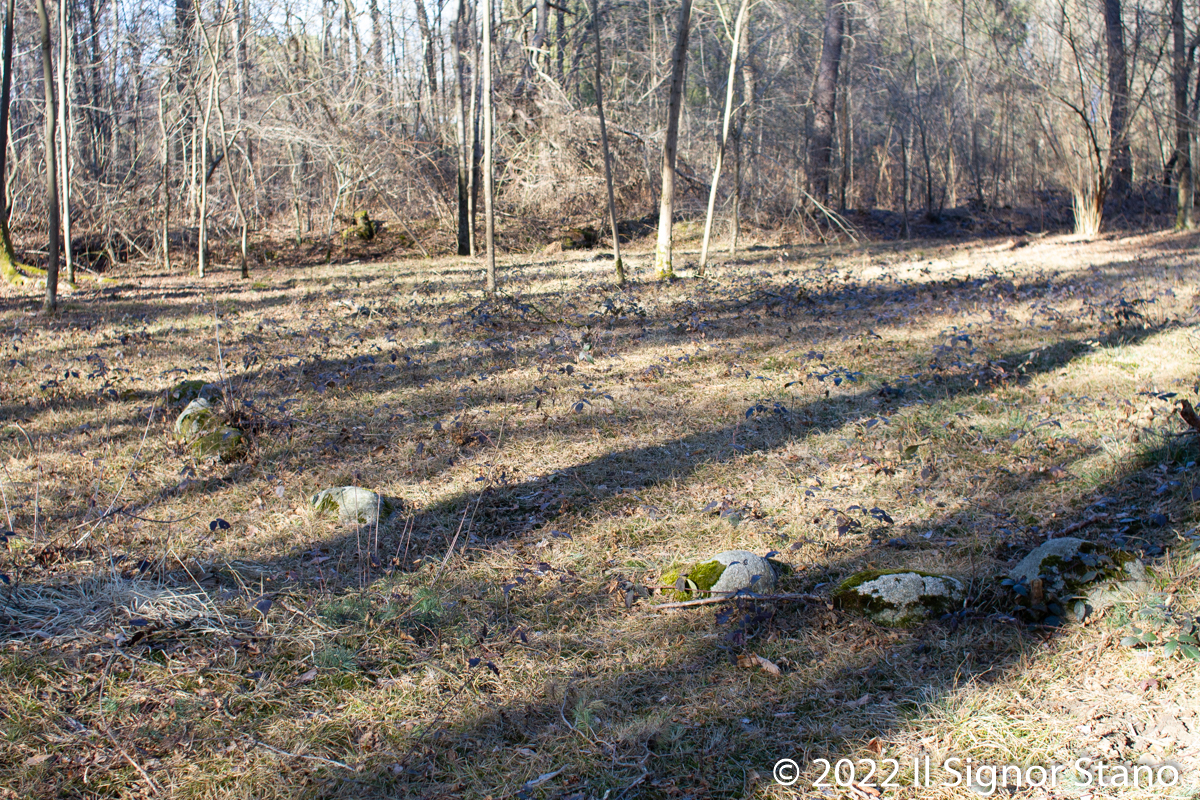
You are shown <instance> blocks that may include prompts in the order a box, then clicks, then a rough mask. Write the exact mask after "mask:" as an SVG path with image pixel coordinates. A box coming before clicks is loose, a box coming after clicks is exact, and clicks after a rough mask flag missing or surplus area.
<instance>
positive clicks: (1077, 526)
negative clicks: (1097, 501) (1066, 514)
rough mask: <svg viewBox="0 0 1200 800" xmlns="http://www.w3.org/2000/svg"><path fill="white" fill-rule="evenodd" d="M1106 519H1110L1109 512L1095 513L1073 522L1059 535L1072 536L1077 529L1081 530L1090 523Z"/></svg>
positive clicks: (1093, 523)
mask: <svg viewBox="0 0 1200 800" xmlns="http://www.w3.org/2000/svg"><path fill="white" fill-rule="evenodd" d="M1106 519H1108V514H1093V515H1092V516H1090V517H1088V518H1087V519H1081V520H1079V522H1075V523H1072V524H1070V525H1068V526H1067V527H1065V528H1063V529H1062V533H1060V534H1059V536H1070V535H1071V534H1072V533H1075V532H1076V531H1081V530H1083V529H1084V528H1086V527H1087V526H1089V525H1095V524H1096V523H1097V522H1103V521H1104V520H1106Z"/></svg>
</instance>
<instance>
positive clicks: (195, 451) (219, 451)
mask: <svg viewBox="0 0 1200 800" xmlns="http://www.w3.org/2000/svg"><path fill="white" fill-rule="evenodd" d="M189 446H190V448H191V451H192V455H194V456H196V457H198V458H210V457H214V456H215V457H216V458H219V459H221V460H222V461H233V460H235V459H236V458H237V457H238V456H240V455H241V454H242V451H243V448H244V447H245V438H244V437H243V436H242V432H241V431H239V430H238V429H237V428H232V427H230V426H229V425H221V426H220V427H218V428H215V429H214V430H210V431H209V432H208V433H205V434H203V435H201V436H198V437H196V439H195V440H193V441H192V443H191V445H189Z"/></svg>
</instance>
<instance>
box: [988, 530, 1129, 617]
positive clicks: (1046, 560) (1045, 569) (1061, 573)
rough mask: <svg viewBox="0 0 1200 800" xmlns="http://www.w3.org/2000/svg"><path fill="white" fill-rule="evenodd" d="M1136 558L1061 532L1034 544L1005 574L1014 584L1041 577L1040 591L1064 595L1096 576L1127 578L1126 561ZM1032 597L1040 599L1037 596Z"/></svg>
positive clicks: (1029, 583) (1022, 583) (1066, 596)
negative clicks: (1035, 545)
mask: <svg viewBox="0 0 1200 800" xmlns="http://www.w3.org/2000/svg"><path fill="white" fill-rule="evenodd" d="M1135 560H1136V559H1134V557H1133V556H1131V555H1129V554H1128V553H1122V552H1120V551H1118V550H1111V549H1109V548H1106V547H1104V546H1102V545H1098V544H1096V543H1094V542H1088V541H1085V540H1083V539H1076V538H1074V537H1072V536H1062V537H1059V538H1057V539H1050V540H1048V541H1046V542H1045V543H1044V544H1041V545H1039V546H1037V547H1035V548H1034V549H1033V550H1032V551H1030V553H1029V554H1028V555H1027V556H1025V557H1024V558H1023V559H1021V561H1020V562H1019V563H1018V564H1017V565H1016V566H1015V567H1013V568H1012V570H1011V571H1010V572H1009V573H1008V577H1009V580H1010V581H1012V582H1013V583H1014V584H1017V585H1021V586H1026V587H1029V586H1032V585H1033V584H1034V581H1038V580H1040V581H1041V585H1040V587H1039V589H1040V592H1042V593H1044V595H1045V596H1046V597H1053V598H1064V599H1065V598H1068V597H1072V596H1075V595H1077V594H1079V593H1080V591H1081V590H1082V589H1083V587H1085V586H1087V585H1088V584H1090V583H1093V582H1095V581H1097V580H1106V579H1124V578H1127V577H1128V574H1127V573H1126V570H1125V564H1126V563H1127V562H1130V561H1135ZM1035 601H1036V602H1040V598H1036V600H1035Z"/></svg>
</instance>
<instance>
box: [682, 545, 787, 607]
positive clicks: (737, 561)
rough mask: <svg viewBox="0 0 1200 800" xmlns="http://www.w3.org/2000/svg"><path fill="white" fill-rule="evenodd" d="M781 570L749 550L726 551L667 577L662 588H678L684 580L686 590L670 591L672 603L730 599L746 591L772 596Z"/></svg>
mask: <svg viewBox="0 0 1200 800" xmlns="http://www.w3.org/2000/svg"><path fill="white" fill-rule="evenodd" d="M778 576H779V567H777V566H776V565H774V564H772V563H771V561H770V560H769V559H766V558H763V557H762V556H760V555H758V554H757V553H751V552H750V551H749V550H726V551H725V552H723V553H717V554H716V555H715V556H713V557H712V558H711V559H709V560H708V561H703V562H699V563H697V564H693V565H692V566H690V567H680V568H677V569H673V570H670V571H668V572H665V573H663V576H662V584H663V585H664V586H675V585H676V583H677V582H678V581H679V580H680V578H682V579H683V581H684V584H683V585H684V587H685V588H682V589H673V590H668V591H667V592H666V593H665V596H666V597H667V598H668V599H670V600H679V601H686V600H696V599H700V598H704V597H709V596H711V595H730V594H733V593H734V592H737V591H739V590H742V589H746V590H749V591H751V592H754V593H755V594H769V593H770V592H771V590H773V589H774V588H775V581H776V580H777V579H778Z"/></svg>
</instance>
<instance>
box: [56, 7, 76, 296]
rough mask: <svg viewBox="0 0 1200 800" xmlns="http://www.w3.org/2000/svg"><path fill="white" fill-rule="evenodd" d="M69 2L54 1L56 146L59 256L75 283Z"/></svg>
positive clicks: (70, 279) (70, 278) (69, 276)
mask: <svg viewBox="0 0 1200 800" xmlns="http://www.w3.org/2000/svg"><path fill="white" fill-rule="evenodd" d="M70 8H71V4H70V3H69V2H67V0H59V4H58V31H59V33H58V96H59V98H61V100H62V102H61V103H60V104H59V106H58V127H59V129H60V130H61V131H62V133H61V138H62V142H61V143H60V147H59V164H60V169H59V172H60V173H61V175H60V178H59V179H60V181H61V182H62V228H63V244H64V248H63V255H64V256H65V257H66V262H67V283H69V284H71V285H72V286H74V285H75V257H74V256H75V254H74V252H73V251H72V249H71V128H70V107H71V102H70V94H69V93H68V92H67V64H68V63H69V62H70V58H69V57H68V56H69V53H68V51H67V43H68V42H69V41H71V37H70V36H69V35H68V31H69V30H70V24H71V19H70V14H69V9H70Z"/></svg>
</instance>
